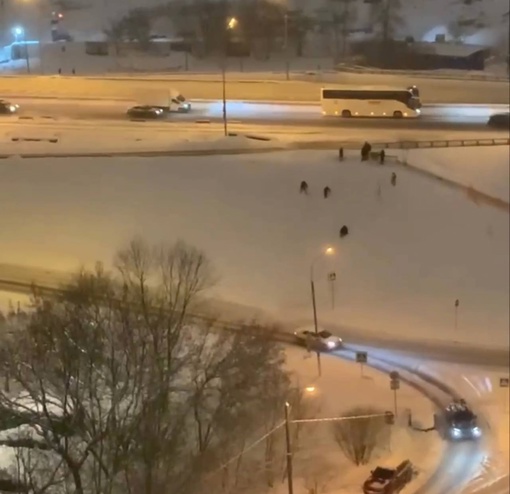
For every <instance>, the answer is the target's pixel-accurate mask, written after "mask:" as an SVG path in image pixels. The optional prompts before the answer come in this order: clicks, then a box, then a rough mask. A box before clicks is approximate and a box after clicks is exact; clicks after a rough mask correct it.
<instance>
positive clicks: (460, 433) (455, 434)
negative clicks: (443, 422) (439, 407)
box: [452, 427, 462, 437]
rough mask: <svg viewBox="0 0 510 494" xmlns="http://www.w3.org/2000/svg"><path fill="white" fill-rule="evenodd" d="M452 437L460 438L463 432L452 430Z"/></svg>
mask: <svg viewBox="0 0 510 494" xmlns="http://www.w3.org/2000/svg"><path fill="white" fill-rule="evenodd" d="M452 435H453V437H460V436H461V435H462V431H461V430H460V429H459V428H457V427H454V428H453V429H452Z"/></svg>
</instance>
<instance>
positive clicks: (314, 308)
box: [310, 275, 322, 377]
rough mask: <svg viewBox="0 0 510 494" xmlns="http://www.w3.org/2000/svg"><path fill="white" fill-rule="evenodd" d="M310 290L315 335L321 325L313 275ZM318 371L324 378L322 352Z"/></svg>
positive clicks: (318, 353) (319, 357)
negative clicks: (318, 320)
mask: <svg viewBox="0 0 510 494" xmlns="http://www.w3.org/2000/svg"><path fill="white" fill-rule="evenodd" d="M310 288H311V290H312V307H313V327H314V330H315V334H317V333H318V332H319V325H318V323H317V302H316V300H315V283H314V281H313V275H312V276H311V278H310ZM316 353H317V370H318V372H319V377H321V376H322V365H321V352H319V351H317V352H316Z"/></svg>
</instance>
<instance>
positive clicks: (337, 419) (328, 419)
mask: <svg viewBox="0 0 510 494" xmlns="http://www.w3.org/2000/svg"><path fill="white" fill-rule="evenodd" d="M388 415H389V414H388V413H372V414H369V415H352V416H350V417H324V418H321V419H297V420H291V421H290V422H291V423H292V424H305V423H309V422H343V421H345V420H355V419H369V418H375V417H384V418H386V417H388ZM391 415H393V413H391Z"/></svg>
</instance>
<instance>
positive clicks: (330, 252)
mask: <svg viewBox="0 0 510 494" xmlns="http://www.w3.org/2000/svg"><path fill="white" fill-rule="evenodd" d="M334 253H335V249H333V247H327V248H326V249H324V250H323V251H322V252H321V253H320V254H319V255H318V256H317V257H316V258H315V259H314V260H313V261H312V264H311V265H310V288H311V292H312V307H313V327H314V330H315V334H317V333H318V332H319V325H318V323H317V304H316V301H315V282H314V272H313V268H314V266H315V264H316V263H317V262H318V261H319V260H320V259H322V258H323V257H324V256H331V255H333V254H334ZM317 369H318V371H319V376H320V375H321V374H322V369H321V355H320V352H319V351H318V352H317Z"/></svg>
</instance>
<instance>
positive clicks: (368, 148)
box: [299, 142, 397, 238]
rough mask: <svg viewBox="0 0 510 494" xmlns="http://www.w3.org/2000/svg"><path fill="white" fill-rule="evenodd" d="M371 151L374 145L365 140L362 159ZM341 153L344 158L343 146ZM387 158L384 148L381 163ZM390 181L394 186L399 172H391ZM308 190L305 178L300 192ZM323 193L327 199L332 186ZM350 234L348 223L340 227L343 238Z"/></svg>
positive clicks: (380, 155) (303, 192) (365, 159)
mask: <svg viewBox="0 0 510 494" xmlns="http://www.w3.org/2000/svg"><path fill="white" fill-rule="evenodd" d="M371 151H372V146H371V145H370V143H369V142H365V144H363V147H362V148H361V161H367V160H368V159H369V158H370V152H371ZM339 155H340V157H341V158H343V155H344V153H343V148H341V149H340V152H339ZM385 158H386V153H385V152H384V149H382V150H381V152H380V153H379V160H380V163H381V164H384V160H385ZM390 183H391V185H392V186H393V187H395V186H396V185H397V174H396V173H395V172H393V173H392V174H391V179H390ZM308 191H309V188H308V183H307V182H306V181H305V180H303V181H302V182H301V184H300V186H299V193H300V194H305V195H308ZM322 195H323V197H324V199H327V198H328V197H329V196H330V195H331V188H330V187H328V186H326V187H324V189H323V190H322ZM348 234H349V228H348V227H347V226H346V225H344V226H342V228H340V237H341V238H343V237H345V236H346V235H348Z"/></svg>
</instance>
